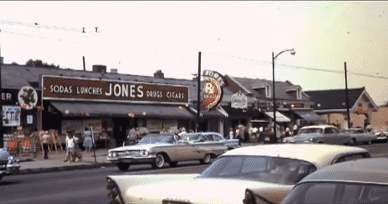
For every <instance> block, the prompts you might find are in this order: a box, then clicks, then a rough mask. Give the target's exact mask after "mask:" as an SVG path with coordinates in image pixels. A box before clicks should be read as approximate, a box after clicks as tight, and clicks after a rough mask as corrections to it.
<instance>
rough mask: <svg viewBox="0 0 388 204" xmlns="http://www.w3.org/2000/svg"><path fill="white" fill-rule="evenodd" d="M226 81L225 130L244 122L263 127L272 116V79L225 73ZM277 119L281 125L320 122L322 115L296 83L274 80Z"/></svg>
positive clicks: (224, 100)
mask: <svg viewBox="0 0 388 204" xmlns="http://www.w3.org/2000/svg"><path fill="white" fill-rule="evenodd" d="M225 79H226V81H227V83H228V86H227V87H226V91H225V95H224V98H223V101H222V103H221V105H222V107H223V108H224V109H225V110H226V112H227V113H228V114H229V118H228V120H227V121H226V122H225V123H226V125H225V128H224V130H225V131H226V132H229V131H230V129H231V128H232V129H233V130H235V129H236V127H238V126H244V127H245V129H246V130H247V129H249V128H251V127H265V126H267V125H268V124H269V123H271V122H272V119H273V97H272V93H273V92H272V81H269V80H265V79H252V78H240V77H232V76H229V75H225ZM275 83H276V84H275V85H276V86H275V87H276V90H275V93H276V96H275V99H276V100H275V101H276V106H277V112H276V121H277V124H278V125H280V126H283V127H286V126H289V125H290V124H297V125H298V126H303V125H310V124H319V123H321V122H322V119H321V118H320V117H319V116H318V115H317V114H316V113H314V112H313V108H312V107H313V106H314V101H312V100H311V99H310V98H309V96H308V95H307V94H305V93H304V92H303V90H302V88H301V87H300V86H299V85H294V84H292V83H291V82H290V81H285V82H282V81H276V82H275Z"/></svg>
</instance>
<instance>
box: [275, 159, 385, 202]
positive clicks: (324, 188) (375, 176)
mask: <svg viewBox="0 0 388 204" xmlns="http://www.w3.org/2000/svg"><path fill="white" fill-rule="evenodd" d="M387 169H388V159H387V158H373V159H363V160H357V161H349V162H344V163H341V164H336V165H332V166H330V167H326V168H323V169H320V170H318V171H316V172H314V173H312V174H310V175H309V176H307V177H305V178H304V179H303V180H302V181H300V182H299V183H298V184H297V185H295V187H294V188H293V190H292V191H291V193H290V194H289V195H288V196H287V197H286V198H285V199H284V200H283V201H282V203H284V204H285V203H288V204H304V203H388V171H387Z"/></svg>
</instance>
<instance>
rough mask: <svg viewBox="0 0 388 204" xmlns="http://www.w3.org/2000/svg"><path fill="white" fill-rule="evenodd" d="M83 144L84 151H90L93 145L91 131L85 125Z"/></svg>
mask: <svg viewBox="0 0 388 204" xmlns="http://www.w3.org/2000/svg"><path fill="white" fill-rule="evenodd" d="M83 146H84V147H85V151H87V152H91V151H92V146H93V139H92V132H91V131H90V130H89V128H88V127H85V132H84V143H83Z"/></svg>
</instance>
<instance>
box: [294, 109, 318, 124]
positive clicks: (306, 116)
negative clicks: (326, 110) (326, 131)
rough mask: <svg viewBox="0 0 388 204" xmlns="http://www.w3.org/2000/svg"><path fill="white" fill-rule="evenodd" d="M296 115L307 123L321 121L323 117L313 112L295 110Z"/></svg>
mask: <svg viewBox="0 0 388 204" xmlns="http://www.w3.org/2000/svg"><path fill="white" fill-rule="evenodd" d="M293 111H294V113H295V114H297V115H298V116H299V117H301V118H303V120H305V121H307V122H317V121H321V120H322V119H321V117H319V115H318V114H316V113H315V112H314V111H312V110H293Z"/></svg>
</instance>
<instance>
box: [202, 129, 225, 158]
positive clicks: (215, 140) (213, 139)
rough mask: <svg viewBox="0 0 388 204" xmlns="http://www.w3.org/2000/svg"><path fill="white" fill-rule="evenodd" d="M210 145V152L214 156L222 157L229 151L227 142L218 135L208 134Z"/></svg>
mask: <svg viewBox="0 0 388 204" xmlns="http://www.w3.org/2000/svg"><path fill="white" fill-rule="evenodd" d="M208 139H209V143H208V144H207V145H208V147H209V150H211V151H212V152H213V153H214V154H216V155H220V154H222V153H224V152H225V151H226V150H227V146H226V141H225V139H223V138H222V137H221V136H220V135H218V134H216V133H211V134H208Z"/></svg>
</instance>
